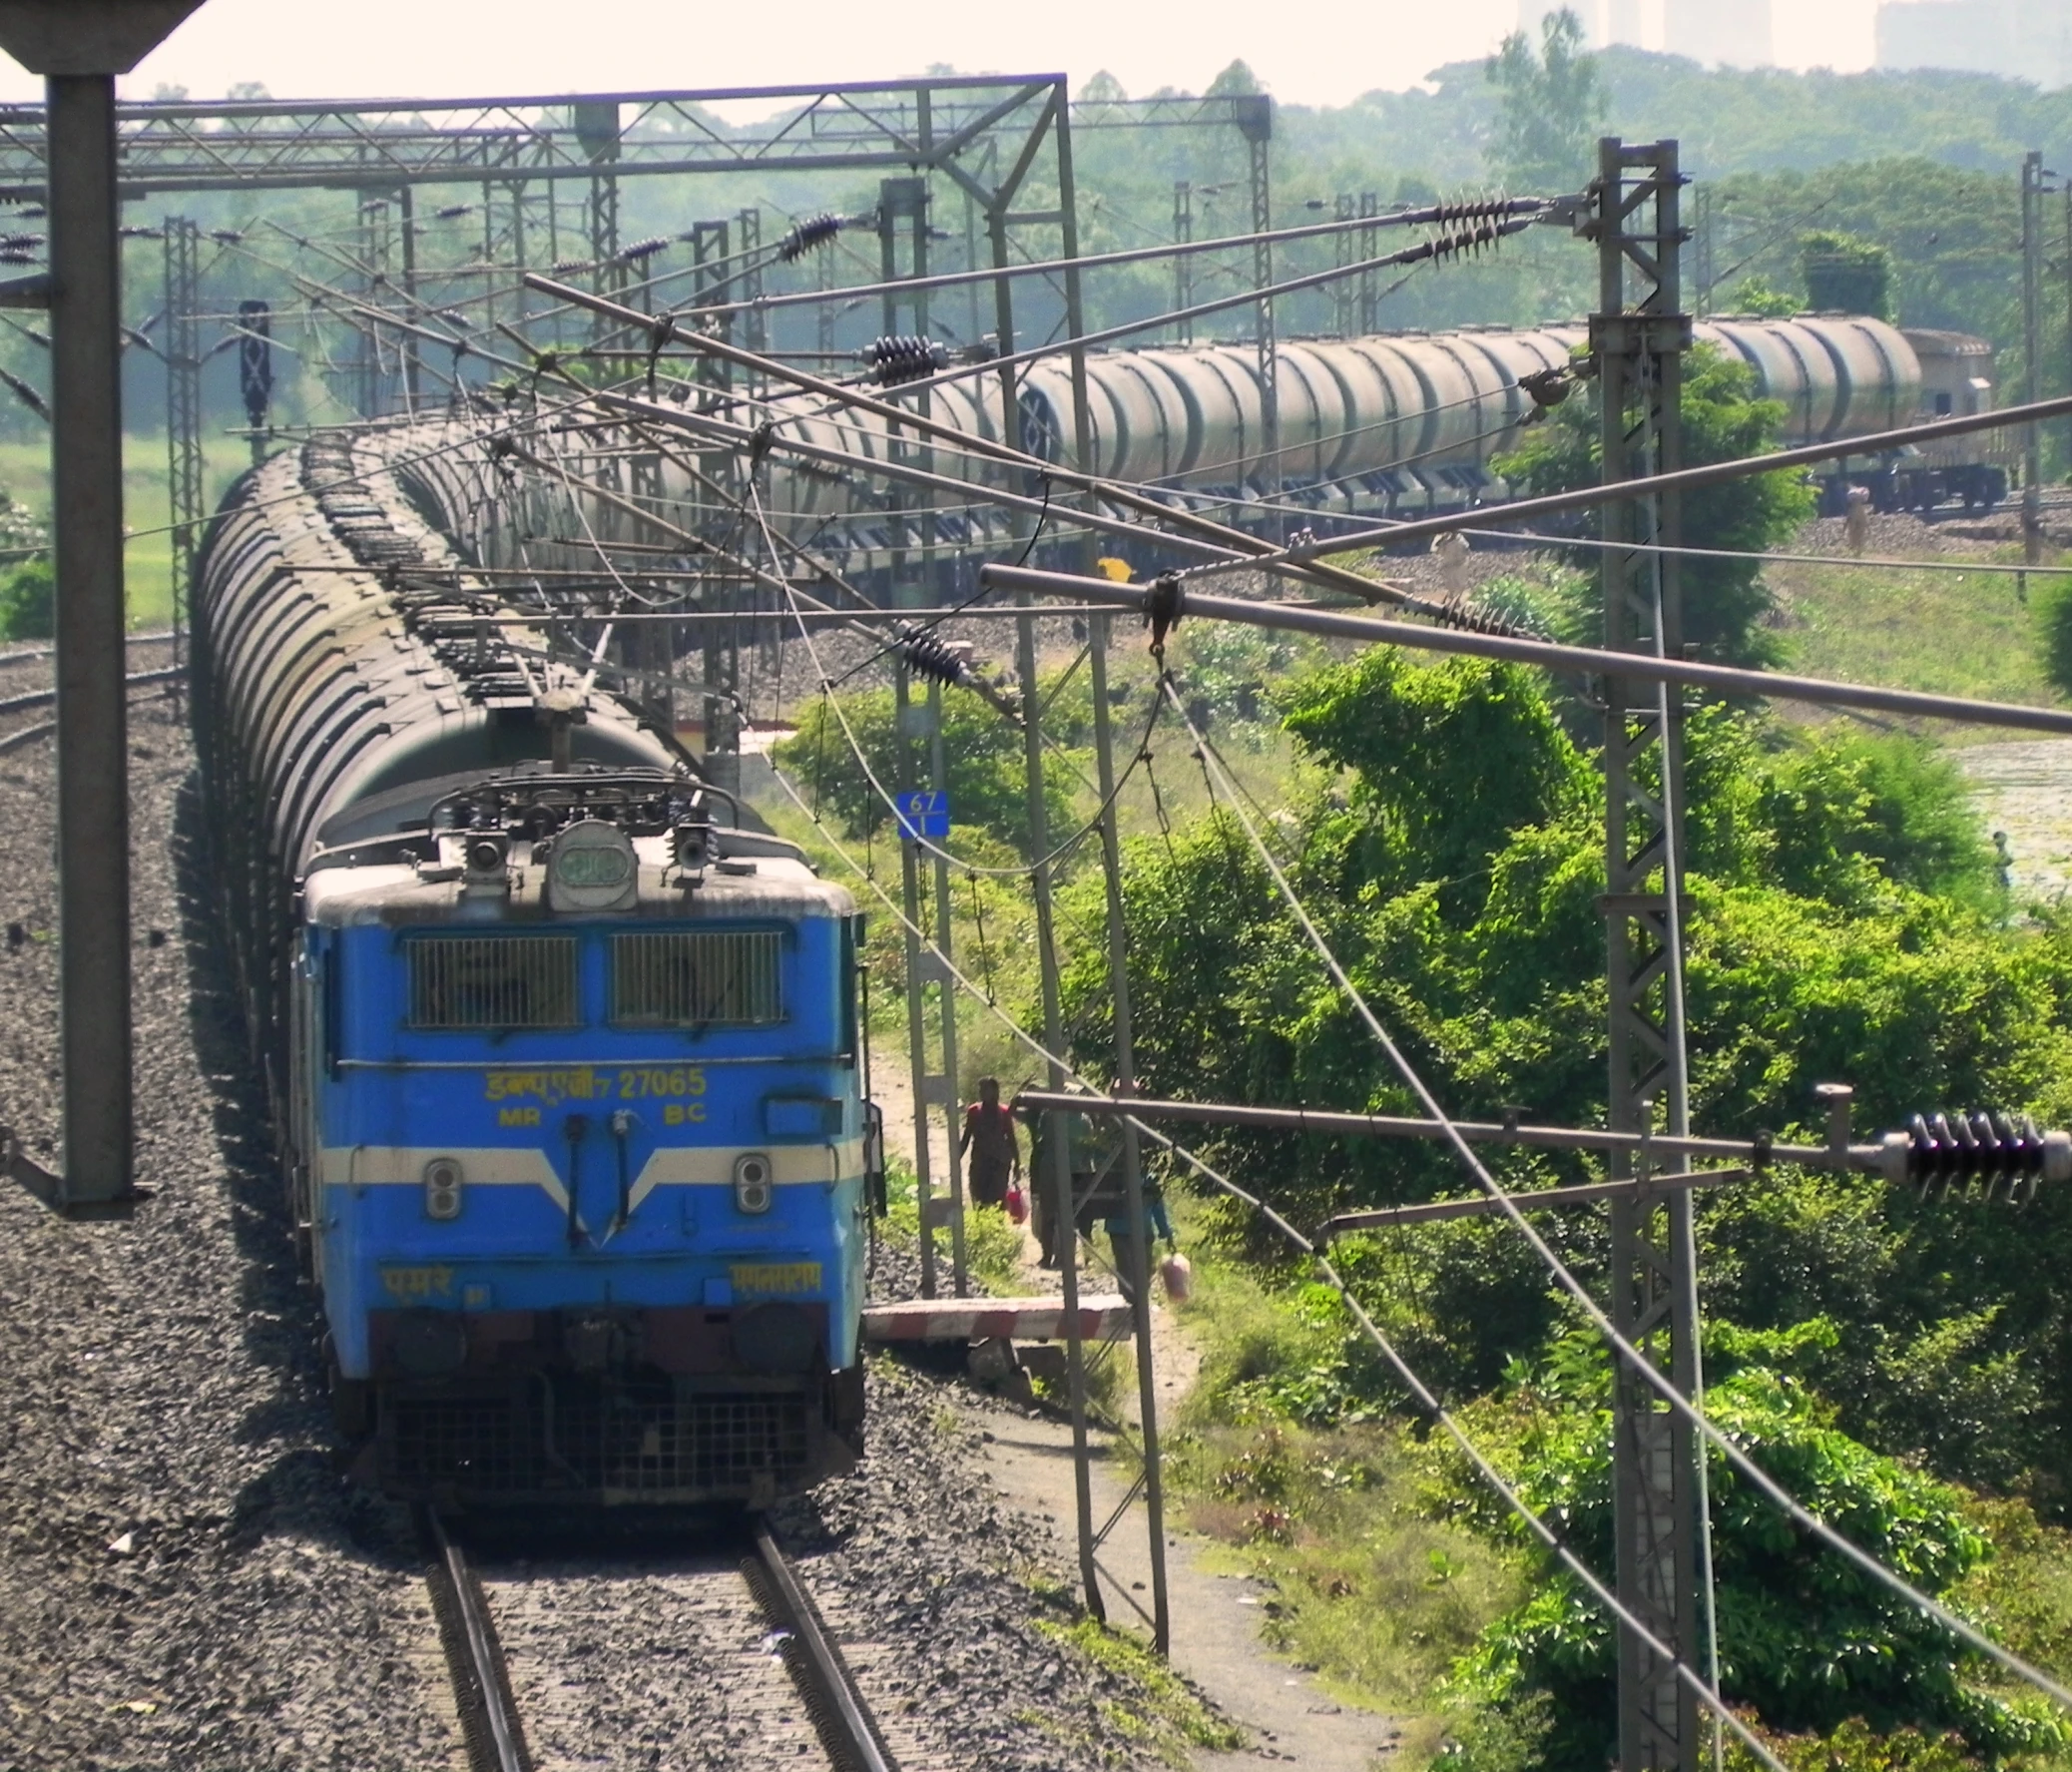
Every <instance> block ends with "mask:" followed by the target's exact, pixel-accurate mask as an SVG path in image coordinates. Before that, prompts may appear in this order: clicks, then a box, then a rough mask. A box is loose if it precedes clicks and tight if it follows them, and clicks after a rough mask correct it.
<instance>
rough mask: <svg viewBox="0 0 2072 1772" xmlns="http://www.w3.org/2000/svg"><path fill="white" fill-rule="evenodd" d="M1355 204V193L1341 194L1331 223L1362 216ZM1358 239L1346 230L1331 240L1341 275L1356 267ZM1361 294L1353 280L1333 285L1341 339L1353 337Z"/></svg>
mask: <svg viewBox="0 0 2072 1772" xmlns="http://www.w3.org/2000/svg"><path fill="white" fill-rule="evenodd" d="M1353 204H1354V199H1353V196H1352V193H1351V192H1349V191H1341V192H1339V193H1338V196H1337V200H1336V202H1335V203H1334V204H1333V205H1332V208H1331V219H1332V220H1333V221H1337V222H1350V221H1352V220H1353V219H1354V218H1355V217H1356V216H1357V215H1358V213H1359V212H1358V211H1357V210H1356V209H1355V208H1354V207H1353ZM1355 238H1356V237H1355V236H1354V234H1353V231H1352V230H1351V229H1350V228H1348V229H1346V230H1345V231H1344V233H1342V234H1334V235H1332V236H1331V249H1332V260H1331V262H1332V263H1333V264H1334V265H1336V266H1337V268H1338V269H1339V270H1340V271H1343V270H1344V269H1345V268H1346V267H1347V266H1348V265H1350V264H1352V263H1353V257H1352V255H1353V252H1354V251H1355V246H1354V242H1355ZM1358 293H1359V292H1358V291H1357V290H1356V289H1355V288H1354V285H1353V280H1352V279H1351V278H1349V277H1341V278H1339V279H1338V281H1337V282H1336V283H1334V284H1332V285H1331V329H1332V330H1333V331H1334V332H1336V333H1337V334H1338V336H1339V337H1340V338H1349V337H1351V336H1352V316H1353V314H1354V312H1355V311H1356V308H1355V305H1354V303H1355V299H1356V297H1357V295H1358Z"/></svg>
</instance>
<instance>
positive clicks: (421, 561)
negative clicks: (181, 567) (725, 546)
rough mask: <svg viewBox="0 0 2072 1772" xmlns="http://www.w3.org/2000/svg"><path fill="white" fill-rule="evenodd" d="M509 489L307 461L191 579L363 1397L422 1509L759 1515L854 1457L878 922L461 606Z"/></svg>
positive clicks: (482, 614) (618, 718)
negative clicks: (873, 940)
mask: <svg viewBox="0 0 2072 1772" xmlns="http://www.w3.org/2000/svg"><path fill="white" fill-rule="evenodd" d="M456 443H457V444H458V446H455V445H456ZM432 445H443V446H444V453H443V454H439V455H437V456H436V457H433V456H431V454H430V448H431V446H432ZM429 459H437V460H438V461H439V462H440V464H441V466H440V471H438V472H437V473H433V472H430V471H428V469H427V466H426V462H427V460H429ZM413 462H415V463H416V465H414V466H413V465H412V463H413ZM496 485H497V481H496V477H495V474H494V469H493V464H492V463H491V462H490V461H489V460H488V459H487V452H486V448H485V447H482V446H474V447H470V446H469V445H468V435H467V431H466V429H465V428H464V427H463V426H462V425H458V424H456V425H454V426H452V427H450V428H448V429H446V430H445V431H443V432H441V431H439V430H438V429H437V428H436V427H432V426H420V427H417V428H415V429H400V430H395V431H388V432H379V431H376V432H368V433H361V434H358V435H355V436H322V435H320V436H318V437H316V438H314V439H312V440H311V441H310V442H308V443H307V444H305V445H304V446H302V447H301V448H299V449H296V450H293V451H290V452H287V453H284V454H281V455H277V456H275V457H273V458H272V459H271V460H270V461H268V462H267V463H265V464H264V465H263V466H261V467H258V468H255V469H254V470H253V471H252V472H251V473H249V474H247V475H246V476H245V477H244V478H243V479H242V480H241V481H240V482H239V483H238V485H237V486H236V487H235V488H234V489H233V490H232V492H231V494H230V495H229V497H228V499H227V500H226V502H225V504H224V506H223V509H222V511H221V513H220V515H219V516H218V518H217V520H216V522H215V524H214V525H213V526H212V530H211V534H210V538H209V542H208V546H207V548H206V551H205V553H204V556H203V558H202V560H201V563H200V566H199V570H198V575H197V580H196V586H195V599H194V639H195V653H194V688H195V695H194V710H195V724H196V733H197V740H198V744H199V747H200V754H201V757H202V763H203V775H204V783H205V790H206V793H207V797H208V802H209V805H210V809H211V814H212V816H211V820H210V827H211V831H212V833H213V837H214V841H215V843H216V845H217V850H216V853H215V855H214V856H213V857H212V864H213V867H212V874H213V878H214V881H215V882H216V884H217V886H219V888H220V890H221V892H222V895H223V900H224V909H225V911H226V920H227V923H228V926H229V927H230V929H231V930H232V932H233V937H234V939H233V949H234V962H235V964H236V966H237V969H238V972H239V975H240V983H241V986H242V989H243V992H244V996H245V1000H246V1004H247V1007H248V1011H249V1020H250V1025H251V1029H252V1036H253V1041H254V1049H255V1055H256V1058H257V1059H258V1061H259V1065H260V1067H261V1069H262V1071H263V1074H264V1075H265V1077H266V1079H267V1082H268V1084H269V1094H270V1096H271V1099H272V1103H273V1112H274V1115H275V1119H276V1131H277V1135H278V1139H279V1145H280V1152H281V1158H282V1162H283V1166H284V1170H285V1174H286V1180H287V1191H288V1198H289V1202H290V1207H291V1210H292V1214H293V1219H294V1223H295V1226H296V1230H297V1234H298V1237H299V1238H300V1240H301V1241H302V1243H303V1245H304V1248H305V1251H306V1255H307V1258H308V1260H309V1262H310V1264H311V1268H312V1271H313V1273H314V1275H315V1278H316V1280H317V1282H318V1284H319V1285H320V1287H321V1288H322V1293H323V1309H324V1317H325V1324H326V1330H327V1335H326V1342H327V1356H328V1363H329V1369H330V1379H331V1386H332V1391H333V1398H334V1403H335V1405H336V1410H337V1414H338V1416H339V1419H340V1423H341V1426H342V1428H343V1429H344V1430H345V1432H346V1433H347V1434H348V1435H350V1436H352V1437H354V1438H355V1439H356V1440H358V1441H359V1442H361V1443H362V1451H361V1453H360V1455H359V1463H360V1469H361V1470H362V1471H363V1472H364V1473H365V1474H367V1475H368V1476H370V1477H374V1478H375V1479H377V1480H378V1481H380V1482H381V1483H382V1484H383V1485H384V1486H385V1487H387V1488H388V1489H389V1490H391V1491H392V1492H395V1493H398V1494H402V1495H407V1496H414V1497H419V1498H426V1499H432V1500H436V1501H439V1502H441V1503H444V1504H454V1503H509V1502H524V1501H540V1500H554V1501H558V1502H574V1501H588V1502H601V1503H611V1502H628V1501H641V1502H688V1501H739V1502H743V1503H748V1504H755V1505H761V1504H767V1503H768V1502H769V1501H770V1500H772V1499H773V1498H774V1497H776V1496H777V1495H778V1494H781V1493H785V1492H790V1491H793V1490H796V1489H799V1488H801V1487H804V1486H806V1485H808V1484H810V1483H812V1482H813V1481H815V1480H817V1479H818V1478H819V1477H823V1476H825V1475H827V1474H828V1473H830V1472H832V1471H836V1470H839V1469H842V1468H845V1467H846V1466H847V1465H848V1464H849V1463H851V1462H852V1461H853V1460H854V1458H855V1457H856V1456H857V1454H858V1453H859V1452H860V1448H861V1431H862V1419H863V1390H862V1369H861V1365H860V1362H859V1359H858V1348H857V1331H858V1312H859V1308H860V1303H861V1293H862V1286H863V1268H864V1252H865V1245H866V1241H867V1235H868V1224H867V1213H868V1210H869V1203H870V1197H871V1189H870V1187H869V1186H868V1185H867V1177H866V1169H868V1168H869V1167H870V1165H869V1163H868V1162H867V1161H866V1148H867V1147H868V1145H869V1142H870V1141H869V1139H868V1137H867V1123H868V1118H869V1116H868V1109H867V1104H866V1103H865V1102H864V1101H863V1099H862V1097H861V1094H860V1092H859V1088H858V1075H859V1069H858V1042H859V1030H858V1022H857V1014H856V999H855V992H854V972H855V955H856V951H857V945H858V942H859V940H860V935H861V931H860V926H859V922H858V918H857V916H856V914H855V906H854V904H853V902H852V901H851V899H850V897H849V895H848V893H847V892H846V891H844V890H842V889H840V888H839V887H836V886H830V885H827V884H825V883H823V882H822V881H820V880H819V879H817V878H816V877H815V875H814V874H813V872H812V870H811V869H809V868H808V867H807V866H806V865H805V864H804V862H803V860H802V859H801V858H800V857H799V855H798V854H797V852H796V851H795V850H794V849H792V848H791V846H789V845H786V844H783V843H781V842H779V841H778V840H777V839H775V838H773V837H770V836H768V835H759V834H758V833H757V832H755V831H751V830H747V829H743V828H742V827H741V825H740V823H739V816H738V813H736V812H734V811H733V810H732V809H730V808H729V807H727V806H726V805H724V804H723V802H722V798H721V797H720V796H719V795H717V794H716V793H715V792H713V791H712V790H711V789H710V788H709V787H708V785H707V784H706V783H705V782H703V781H702V780H701V779H700V778H699V776H698V775H697V774H696V773H695V772H694V771H693V770H692V769H691V768H690V766H689V765H688V763H687V761H686V760H685V759H684V757H683V754H682V753H681V752H680V751H679V750H677V749H676V747H675V745H674V741H673V738H671V737H670V736H668V735H666V734H665V733H663V732H662V731H659V730H648V729H646V728H644V726H643V724H642V721H641V718H640V716H639V713H638V710H637V709H636V708H635V707H634V706H632V705H631V704H630V703H628V702H626V701H624V700H622V699H620V698H618V697H616V696H614V695H610V694H606V693H604V692H602V691H601V690H599V689H597V688H596V687H595V686H594V684H592V683H591V682H590V681H589V679H588V677H587V676H586V675H584V674H580V673H575V672H569V671H566V670H563V669H562V668H560V667H557V666H555V665H553V664H552V663H551V662H550V660H549V656H548V655H549V651H550V649H549V647H548V644H547V640H546V637H545V636H544V635H543V634H542V633H541V632H540V631H539V630H538V628H536V627H532V626H529V625H527V623H526V621H525V618H524V617H523V615H522V614H521V612H519V611H516V610H514V609H513V608H511V607H510V606H509V605H508V604H506V603H504V602H502V601H501V600H500V599H499V597H498V594H497V592H496V590H495V589H494V587H493V586H492V585H490V584H488V583H485V582H484V581H483V579H482V578H481V577H480V576H479V575H477V574H475V573H474V572H473V571H472V569H471V565H470V558H469V556H468V555H467V554H466V553H465V552H464V551H462V550H458V549H456V548H455V547H454V546H453V545H452V542H451V541H450V539H449V537H451V536H452V535H454V534H457V533H459V532H461V531H463V530H465V529H467V528H469V527H470V526H473V527H476V528H480V527H481V526H482V525H483V524H484V523H485V522H486V521H488V520H489V517H490V515H491V511H492V507H493V504H494V498H493V497H492V496H490V493H491V492H492V491H493V490H494V488H495V487H496ZM455 500H459V501H461V502H459V503H456V502H454V501H455ZM427 518H430V519H431V520H427Z"/></svg>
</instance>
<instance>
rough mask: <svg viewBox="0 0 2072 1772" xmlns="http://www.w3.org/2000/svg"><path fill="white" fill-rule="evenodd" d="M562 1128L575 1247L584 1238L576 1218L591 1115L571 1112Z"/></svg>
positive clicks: (570, 1233)
mask: <svg viewBox="0 0 2072 1772" xmlns="http://www.w3.org/2000/svg"><path fill="white" fill-rule="evenodd" d="M561 1130H562V1134H563V1136H564V1137H566V1138H567V1139H568V1240H569V1247H570V1248H572V1249H573V1248H574V1247H575V1246H576V1245H577V1244H578V1243H580V1242H582V1240H583V1227H582V1226H581V1225H580V1224H579V1223H578V1222H577V1220H576V1207H577V1202H578V1200H579V1198H580V1197H581V1194H582V1178H583V1140H584V1139H585V1138H587V1137H589V1136H590V1116H589V1115H588V1114H570V1115H569V1117H568V1118H567V1119H565V1120H563V1121H562V1123H561Z"/></svg>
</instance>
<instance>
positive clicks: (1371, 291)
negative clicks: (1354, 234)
mask: <svg viewBox="0 0 2072 1772" xmlns="http://www.w3.org/2000/svg"><path fill="white" fill-rule="evenodd" d="M1380 213H1381V193H1380V192H1378V191H1362V192H1361V193H1360V194H1359V219H1360V220H1361V221H1362V222H1364V221H1366V220H1367V219H1368V218H1369V217H1371V216H1379V215H1380ZM1380 234H1381V231H1380V230H1379V229H1378V228H1362V229H1361V230H1360V231H1359V259H1360V263H1361V264H1362V265H1365V266H1366V268H1367V269H1366V270H1364V271H1362V272H1361V273H1360V274H1359V329H1360V333H1361V335H1362V336H1365V335H1366V334H1368V333H1372V332H1378V331H1379V330H1380V329H1381V318H1380V313H1381V295H1380V290H1381V283H1380V273H1379V272H1377V271H1375V270H1374V267H1373V261H1374V260H1375V259H1377V258H1379V257H1380V255H1381V246H1380Z"/></svg>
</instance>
